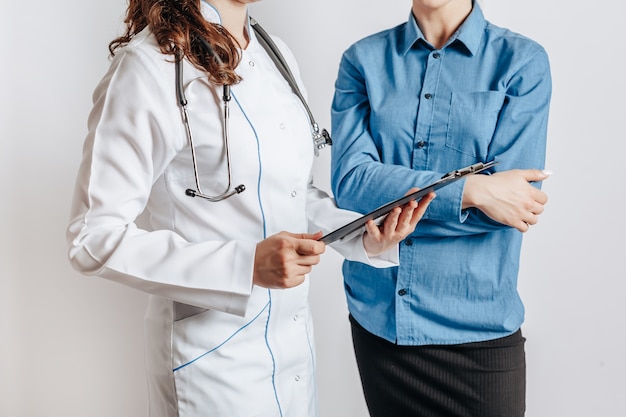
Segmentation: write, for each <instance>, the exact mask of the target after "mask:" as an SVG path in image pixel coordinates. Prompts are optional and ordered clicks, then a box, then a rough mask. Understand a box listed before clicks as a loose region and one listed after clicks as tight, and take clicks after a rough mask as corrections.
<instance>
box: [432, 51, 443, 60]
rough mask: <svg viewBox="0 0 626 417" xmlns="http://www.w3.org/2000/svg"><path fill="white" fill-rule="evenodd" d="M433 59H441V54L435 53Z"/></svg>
mask: <svg viewBox="0 0 626 417" xmlns="http://www.w3.org/2000/svg"><path fill="white" fill-rule="evenodd" d="M433 58H435V59H439V58H441V54H440V53H439V52H435V53H434V54H433Z"/></svg>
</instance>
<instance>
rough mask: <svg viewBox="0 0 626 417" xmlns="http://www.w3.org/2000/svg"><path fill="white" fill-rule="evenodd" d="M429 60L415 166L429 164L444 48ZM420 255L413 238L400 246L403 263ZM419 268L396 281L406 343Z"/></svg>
mask: <svg viewBox="0 0 626 417" xmlns="http://www.w3.org/2000/svg"><path fill="white" fill-rule="evenodd" d="M426 59H427V62H426V65H425V70H424V81H423V83H422V88H421V91H420V97H419V104H418V107H417V120H416V128H415V137H414V140H413V146H414V149H413V161H412V163H413V169H417V170H420V169H427V168H428V151H429V143H430V135H431V126H433V123H434V117H435V103H436V99H437V86H438V85H439V78H440V74H441V61H442V51H439V50H433V51H430V52H429V53H428V55H427V57H426ZM417 256H419V253H417V249H416V248H415V246H414V245H413V241H412V239H410V238H409V239H407V240H405V241H404V242H403V244H402V246H401V247H400V263H401V264H403V265H404V264H405V263H412V262H413V261H414V260H415V259H416V257H417ZM417 269H418V268H412V267H405V268H399V271H398V279H397V283H396V317H397V318H398V319H397V320H396V323H397V327H396V337H397V340H398V342H400V343H403V342H406V341H409V340H412V339H413V337H414V336H415V335H414V332H413V329H412V324H411V323H412V321H411V320H405V319H402V317H408V316H409V315H410V314H411V303H414V302H417V301H418V300H416V297H418V296H419V295H418V294H416V293H415V292H414V291H412V288H411V283H412V282H413V281H414V280H413V278H414V277H413V274H415V273H416V271H417Z"/></svg>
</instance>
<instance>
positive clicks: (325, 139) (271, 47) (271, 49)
mask: <svg viewBox="0 0 626 417" xmlns="http://www.w3.org/2000/svg"><path fill="white" fill-rule="evenodd" d="M250 24H251V26H252V28H253V29H254V31H255V32H256V34H257V35H258V37H257V39H258V40H259V42H260V43H261V45H262V46H263V48H264V49H265V50H266V51H267V52H268V54H269V55H270V57H271V58H272V61H274V63H275V64H276V66H277V67H278V70H279V71H280V73H281V74H282V75H283V77H285V79H286V80H287V82H288V83H289V85H290V86H291V89H292V90H293V92H294V93H295V94H296V95H297V96H298V98H299V99H300V101H301V102H302V104H303V106H304V108H305V110H306V112H307V114H308V117H309V121H310V123H311V135H312V137H313V145H314V151H315V155H316V156H318V155H319V151H320V149H323V148H324V147H326V145H332V139H331V137H330V134H329V133H328V131H327V130H326V129H322V130H321V131H320V129H319V126H318V124H317V123H316V122H315V118H314V117H313V113H312V112H311V109H310V108H309V106H308V104H307V103H306V100H305V99H304V97H303V96H302V93H301V92H300V89H299V88H298V85H297V83H296V81H295V78H294V76H293V74H292V73H291V70H290V69H289V66H288V65H287V61H285V58H284V57H283V56H282V54H281V53H280V51H279V49H278V47H277V46H276V45H275V44H274V42H273V41H272V39H271V38H270V36H269V35H268V34H267V32H265V30H264V29H263V28H262V27H261V26H260V25H259V24H258V22H257V21H256V20H254V19H252V18H250ZM197 38H198V39H199V40H200V42H201V43H202V45H203V46H204V48H205V49H206V50H207V52H208V53H209V54H210V55H211V56H212V57H213V59H215V60H216V61H217V62H218V63H219V64H222V61H221V59H220V57H219V56H218V55H217V54H216V53H215V51H214V49H213V47H211V45H210V44H209V43H208V42H207V41H206V39H204V38H202V37H200V36H198V37H197ZM182 61H183V59H182V56H180V55H177V56H176V70H175V74H176V98H177V100H178V104H179V106H180V109H181V113H182V119H183V125H184V126H185V134H186V135H187V140H188V141H189V147H190V148H191V161H192V164H193V174H194V178H195V182H196V189H195V190H194V189H192V188H188V189H187V190H185V194H186V195H188V196H189V197H201V198H204V199H206V200H208V201H211V202H217V201H222V200H225V199H227V198H229V197H232V196H233V195H235V194H239V193H242V192H243V191H245V189H246V186H245V185H243V184H239V185H237V186H236V187H235V188H233V189H231V183H232V170H231V162H230V146H229V142H228V139H229V133H228V130H229V129H228V127H229V121H230V100H231V94H230V85H224V86H223V91H222V103H223V110H224V111H223V113H222V122H223V126H224V127H223V129H222V141H223V143H224V148H225V153H226V169H227V171H228V183H227V185H226V190H225V191H224V192H222V193H221V194H218V195H215V196H210V195H207V194H205V193H203V192H202V188H201V187H200V177H199V175H198V162H197V159H196V148H195V146H194V142H193V135H192V134H191V127H190V125H189V114H188V112H187V98H186V97H185V92H184V88H183V62H182Z"/></svg>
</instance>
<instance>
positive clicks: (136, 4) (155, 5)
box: [109, 0, 241, 85]
mask: <svg viewBox="0 0 626 417" xmlns="http://www.w3.org/2000/svg"><path fill="white" fill-rule="evenodd" d="M200 1H201V0H129V2H128V9H127V10H126V17H125V19H124V23H125V24H126V31H125V33H124V34H123V35H122V36H119V37H117V38H115V39H113V40H112V41H111V43H110V44H109V52H110V53H111V56H113V55H115V52H116V50H117V49H118V48H121V47H122V46H124V45H126V44H127V43H129V42H130V41H131V39H132V38H133V37H134V36H135V35H136V34H138V33H139V32H141V31H142V30H143V29H144V28H146V27H149V28H150V31H151V32H152V33H153V34H154V36H155V37H156V40H157V42H158V44H159V48H160V50H161V52H162V53H163V54H166V55H172V57H175V56H176V55H179V56H180V57H186V58H187V59H188V60H189V61H190V62H191V63H192V64H193V65H195V66H196V67H198V68H200V69H203V70H205V71H206V72H207V73H208V74H209V79H210V80H211V81H212V82H214V83H216V84H218V85H223V84H236V83H237V82H239V81H241V77H239V76H238V75H237V74H236V73H235V68H236V67H237V65H238V64H239V61H240V60H241V55H240V53H239V49H238V46H239V44H238V43H237V41H236V40H235V38H234V37H233V36H232V35H231V34H230V33H228V31H227V30H226V29H225V28H224V27H223V26H221V25H219V24H214V23H209V22H207V21H206V20H205V19H204V17H203V16H202V13H201V12H200ZM200 38H203V39H204V40H206V41H207V42H208V43H209V44H210V45H211V46H212V48H213V50H214V51H215V53H216V54H217V56H219V58H220V60H221V63H220V62H218V60H216V59H215V58H214V57H213V55H212V54H211V53H210V52H209V51H208V50H207V48H206V47H205V46H204V45H203V44H202V41H201V40H200Z"/></svg>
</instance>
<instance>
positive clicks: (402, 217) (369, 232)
mask: <svg viewBox="0 0 626 417" xmlns="http://www.w3.org/2000/svg"><path fill="white" fill-rule="evenodd" d="M417 190H418V188H413V189H411V190H409V191H408V192H407V194H410V193H413V192H415V191H417ZM405 195H406V194H405ZM433 198H435V193H429V194H426V195H425V196H424V197H423V198H422V199H421V200H420V201H419V202H416V201H411V202H409V203H407V204H405V205H404V206H402V207H396V208H395V209H393V210H392V211H391V212H389V214H387V217H385V220H384V221H383V223H382V224H381V225H380V226H377V225H376V223H375V222H374V220H370V221H368V222H367V223H366V224H365V229H366V233H365V234H364V235H363V246H365V251H366V252H367V255H368V256H370V257H372V256H377V255H380V254H381V253H383V252H385V251H387V250H389V249H390V248H391V247H393V246H395V245H397V244H398V242H400V241H402V240H403V239H404V238H406V237H407V236H408V235H410V234H411V233H413V230H415V226H417V223H418V222H419V221H420V219H421V218H422V216H423V215H424V213H425V212H426V209H427V208H428V205H429V204H430V202H431V201H432V200H433Z"/></svg>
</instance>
